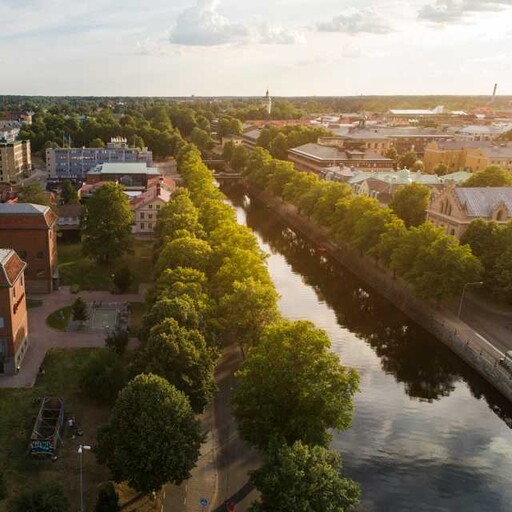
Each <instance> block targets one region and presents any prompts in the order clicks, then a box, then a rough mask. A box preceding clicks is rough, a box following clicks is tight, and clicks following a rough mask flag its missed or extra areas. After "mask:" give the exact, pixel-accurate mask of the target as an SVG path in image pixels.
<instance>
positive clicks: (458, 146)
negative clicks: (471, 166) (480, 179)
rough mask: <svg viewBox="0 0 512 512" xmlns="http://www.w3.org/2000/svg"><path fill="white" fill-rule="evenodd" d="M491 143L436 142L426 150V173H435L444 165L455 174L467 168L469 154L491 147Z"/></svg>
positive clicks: (465, 141)
mask: <svg viewBox="0 0 512 512" xmlns="http://www.w3.org/2000/svg"><path fill="white" fill-rule="evenodd" d="M490 145H491V143H490V142H484V141H470V140H448V141H434V142H431V143H430V144H428V145H427V147H426V148H425V156H424V158H423V164H424V166H425V171H426V172H430V173H431V172H434V169H435V168H436V167H437V166H438V165H439V164H444V165H446V167H447V168H448V169H449V170H450V171H452V172H454V171H458V170H459V169H465V168H466V167H467V156H468V152H469V151H471V150H473V149H479V148H482V147H490Z"/></svg>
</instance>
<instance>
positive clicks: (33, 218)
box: [0, 203, 57, 229]
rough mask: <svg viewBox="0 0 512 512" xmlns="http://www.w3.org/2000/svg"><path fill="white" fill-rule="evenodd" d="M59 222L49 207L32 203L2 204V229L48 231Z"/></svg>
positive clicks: (0, 224)
mask: <svg viewBox="0 0 512 512" xmlns="http://www.w3.org/2000/svg"><path fill="white" fill-rule="evenodd" d="M56 221H57V215H55V213H54V212H53V210H52V209H51V208H50V207H49V206H43V205H40V204H31V203H2V204H0V229H48V228H50V227H52V226H53V225H54V224H55V222H56Z"/></svg>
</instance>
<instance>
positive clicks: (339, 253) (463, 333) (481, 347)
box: [248, 186, 512, 402]
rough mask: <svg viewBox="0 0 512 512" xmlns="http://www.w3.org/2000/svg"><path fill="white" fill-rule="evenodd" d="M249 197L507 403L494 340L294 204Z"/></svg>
mask: <svg viewBox="0 0 512 512" xmlns="http://www.w3.org/2000/svg"><path fill="white" fill-rule="evenodd" d="M248 190H249V192H250V194H251V196H253V197H254V198H255V199H257V200H260V201H262V202H264V203H265V204H266V205H267V206H268V207H270V208H272V209H273V211H274V212H275V213H276V214H277V215H279V216H280V217H281V218H282V219H283V220H284V221H285V222H286V223H287V224H289V225H290V226H292V227H293V228H295V229H297V230H298V231H300V232H301V233H303V234H304V235H305V236H307V237H308V238H309V239H310V240H312V241H313V242H314V243H316V244H317V245H318V246H319V247H322V248H324V249H325V250H326V251H327V252H328V253H329V254H330V255H331V256H332V257H333V258H334V259H336V260H337V261H339V262H340V263H341V264H342V265H344V266H345V267H346V268H347V269H348V270H350V271H351V272H352V273H353V274H355V275H356V276H358V277H359V278H360V279H362V280H363V281H365V282H366V283H368V285H369V286H371V287H372V288H373V289H375V290H376V291H377V292H379V293H380V294H381V295H382V296H384V297H385V298H386V299H388V300H389V301H390V302H391V303H392V304H394V305H395V306H396V307H397V308H398V309H400V310H401V311H402V312H403V313H405V314H406V315H407V316H409V317H410V318H411V319H412V320H414V321H415V322H416V323H418V324H419V325H421V326H422V327H423V328H424V329H426V330H427V331H429V332H430V333H431V334H433V335H434V336H435V337H436V338H438V339H439V340H440V341H442V342H443V343H444V344H445V345H447V346H448V347H449V348H450V349H451V350H452V351H453V352H455V353H456V354H457V355H458V356H459V357H461V358H462V359H463V360H464V361H465V362H466V363H467V364H469V365H470V366H471V367H472V368H473V369H475V370H476V371H477V372H478V373H479V374H480V375H482V377H484V378H485V379H486V380H487V381H488V382H489V383H490V384H491V385H492V386H494V387H495V388H496V389H497V390H498V391H499V392H500V393H501V394H502V395H503V396H505V397H506V398H507V399H508V400H509V401H511V402H512V373H511V372H509V371H508V370H507V369H505V368H504V367H503V366H502V365H500V363H499V361H500V359H501V358H502V357H503V356H504V354H503V350H500V348H502V347H499V346H498V344H497V343H493V342H492V340H488V339H486V337H485V335H482V334H480V333H479V332H477V331H476V330H475V329H474V328H473V327H471V326H469V325H468V324H467V323H465V322H464V321H462V320H461V319H460V318H458V317H457V315H456V314H454V313H453V312H452V311H450V309H449V308H448V307H446V306H443V305H441V306H438V305H435V304H431V303H429V302H426V301H422V300H420V299H418V298H416V297H415V296H414V295H413V293H412V291H411V289H410V288H409V286H408V285H407V283H405V281H403V280H402V279H400V278H399V277H395V276H393V274H392V273H391V272H390V271H389V270H387V269H386V268H384V267H383V266H381V265H379V264H378V262H377V261H376V260H375V259H373V258H371V257H369V256H366V255H364V254H361V253H360V252H359V251H357V250H354V249H353V248H352V247H350V246H348V245H347V244H344V243H341V242H336V243H335V242H333V241H332V240H331V239H330V238H329V234H328V232H327V230H326V229H325V228H322V227H320V226H318V225H317V224H316V223H315V222H313V221H311V220H310V219H308V218H306V217H305V216H304V215H302V214H300V213H299V212H298V210H297V208H296V207H295V206H293V205H291V204H289V203H286V202H284V201H282V200H281V199H277V198H275V197H274V196H271V195H270V194H268V193H266V192H263V191H261V190H259V189H256V188H254V187H252V186H249V188H248Z"/></svg>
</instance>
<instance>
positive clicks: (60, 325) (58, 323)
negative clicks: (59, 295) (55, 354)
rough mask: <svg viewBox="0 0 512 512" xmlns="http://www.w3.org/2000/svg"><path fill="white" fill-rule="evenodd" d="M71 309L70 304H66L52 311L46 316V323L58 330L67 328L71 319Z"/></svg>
mask: <svg viewBox="0 0 512 512" xmlns="http://www.w3.org/2000/svg"><path fill="white" fill-rule="evenodd" d="M71 311H72V309H71V306H66V307H64V308H61V309H58V310H57V311H54V312H53V313H51V314H49V315H48V317H47V318H46V324H47V325H48V326H49V327H51V328H52V329H58V330H59V331H65V330H67V328H68V325H69V321H70V319H71Z"/></svg>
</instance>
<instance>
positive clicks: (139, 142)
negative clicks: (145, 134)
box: [132, 135, 146, 149]
mask: <svg viewBox="0 0 512 512" xmlns="http://www.w3.org/2000/svg"><path fill="white" fill-rule="evenodd" d="M132 145H133V147H134V148H139V149H142V148H144V147H146V144H145V142H144V139H143V138H142V137H141V136H140V135H134V136H133V139H132Z"/></svg>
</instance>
